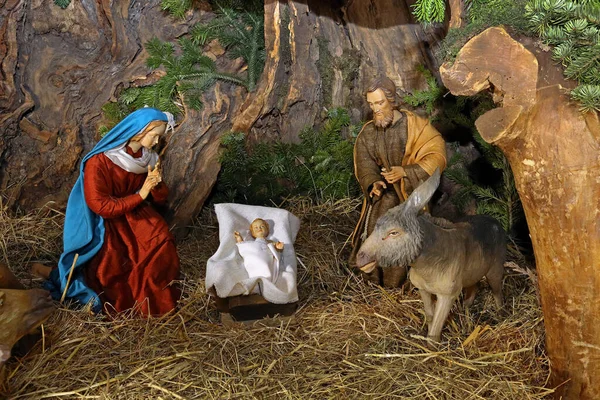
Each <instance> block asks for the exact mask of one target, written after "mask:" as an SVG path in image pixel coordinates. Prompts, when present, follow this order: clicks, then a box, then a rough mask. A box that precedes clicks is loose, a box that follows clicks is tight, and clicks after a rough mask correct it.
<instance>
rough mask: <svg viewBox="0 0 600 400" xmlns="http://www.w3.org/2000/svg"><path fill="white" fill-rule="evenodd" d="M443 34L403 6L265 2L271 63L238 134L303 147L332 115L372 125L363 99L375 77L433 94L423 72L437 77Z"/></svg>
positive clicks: (361, 0) (386, 1)
mask: <svg viewBox="0 0 600 400" xmlns="http://www.w3.org/2000/svg"><path fill="white" fill-rule="evenodd" d="M439 34H441V32H439V31H436V30H433V29H432V30H431V31H428V33H427V34H426V33H425V32H424V31H423V28H422V27H421V26H420V25H418V24H414V21H413V20H412V15H411V13H410V9H409V7H408V5H407V3H406V2H405V1H403V0H382V1H378V2H373V1H370V0H350V1H347V2H342V1H330V2H323V1H318V0H308V1H307V0H304V1H294V0H287V1H286V0H265V41H266V43H265V44H266V50H267V62H266V65H265V70H264V72H263V75H262V77H261V80H260V82H259V84H258V87H257V90H256V91H255V92H254V93H252V94H251V96H250V97H249V98H248V100H247V101H246V103H245V104H244V106H243V108H242V111H241V113H240V114H239V115H238V116H236V118H235V119H234V121H233V130H235V131H242V132H250V133H251V137H252V138H254V139H256V138H261V139H264V138H278V139H283V140H285V141H296V140H298V134H299V133H300V131H301V130H302V129H303V128H305V127H307V126H313V125H315V124H316V123H318V122H319V121H320V120H321V119H322V117H323V116H324V115H323V111H324V110H326V109H329V108H332V107H347V108H348V109H349V110H350V112H351V115H352V117H353V118H354V120H355V121H357V122H358V121H359V120H361V119H366V118H367V117H368V108H367V107H366V102H365V100H364V93H363V92H364V90H365V87H366V86H367V85H368V84H369V83H370V81H371V80H372V79H373V78H374V77H375V76H377V75H379V74H382V75H387V76H388V77H390V78H391V79H393V80H394V82H396V85H397V86H398V88H399V89H401V90H404V91H413V90H415V89H423V88H425V81H424V78H423V76H422V75H421V74H420V73H419V72H418V71H417V68H416V67H417V66H419V65H424V66H426V67H429V68H430V69H432V70H435V69H436V68H435V65H434V63H433V61H432V57H431V56H430V54H429V53H428V51H427V50H426V48H427V47H428V46H433V42H434V40H435V39H436V38H437V36H436V35H439Z"/></svg>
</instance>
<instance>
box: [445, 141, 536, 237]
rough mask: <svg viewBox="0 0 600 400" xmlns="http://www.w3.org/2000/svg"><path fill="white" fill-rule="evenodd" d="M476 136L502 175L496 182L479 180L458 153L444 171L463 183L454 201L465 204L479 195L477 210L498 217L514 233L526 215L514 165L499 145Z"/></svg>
mask: <svg viewBox="0 0 600 400" xmlns="http://www.w3.org/2000/svg"><path fill="white" fill-rule="evenodd" d="M474 138H475V140H476V142H477V144H478V148H479V149H480V150H481V151H482V153H483V156H484V157H485V159H486V161H488V162H490V164H491V165H492V166H493V167H494V168H495V169H498V170H500V171H501V172H502V178H501V179H500V181H499V183H498V184H496V185H494V186H483V185H481V184H477V183H476V182H474V180H473V179H472V178H471V177H470V175H469V172H468V170H467V168H466V166H465V165H464V163H463V161H464V160H462V158H461V157H460V155H458V153H457V155H456V157H455V159H454V160H452V161H453V163H452V164H451V165H450V166H449V168H447V169H446V171H444V174H445V175H446V177H448V178H449V179H450V180H451V181H453V182H455V183H457V184H459V185H460V186H461V189H460V190H459V191H458V192H457V193H455V194H454V197H453V201H454V203H455V204H456V205H457V206H458V207H459V208H461V207H463V206H464V205H466V204H467V203H468V201H469V200H470V199H473V198H474V199H476V201H477V214H485V215H490V216H492V217H494V218H496V219H497V220H498V221H499V222H500V223H501V224H502V227H503V228H504V230H505V231H506V232H508V233H509V234H510V233H512V232H513V230H514V227H515V225H516V224H517V223H518V222H520V221H521V220H522V219H523V217H524V214H523V207H522V205H521V200H520V199H519V194H518V193H517V189H516V186H515V180H514V177H513V175H512V171H511V169H510V165H509V163H508V161H507V160H506V158H505V157H504V155H503V154H502V152H501V151H500V150H499V149H498V148H497V147H495V146H492V145H490V144H489V143H486V142H485V141H484V140H483V139H481V136H479V134H476V135H475V136H474Z"/></svg>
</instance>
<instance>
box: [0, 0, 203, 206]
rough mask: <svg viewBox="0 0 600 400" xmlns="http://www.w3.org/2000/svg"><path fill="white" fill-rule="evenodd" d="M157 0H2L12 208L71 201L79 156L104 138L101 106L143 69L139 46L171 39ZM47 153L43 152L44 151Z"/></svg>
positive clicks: (3, 182) (5, 140)
mask: <svg viewBox="0 0 600 400" xmlns="http://www.w3.org/2000/svg"><path fill="white" fill-rule="evenodd" d="M159 3H160V2H159V1H158V0H153V1H150V2H133V3H131V4H130V2H129V1H108V0H102V1H73V2H71V4H70V5H69V7H68V8H67V9H65V10H62V9H61V8H59V7H58V6H56V5H55V4H54V2H52V1H41V0H34V1H25V0H0V39H1V42H2V43H3V44H4V45H3V46H0V66H1V68H2V71H1V73H2V77H3V82H2V85H1V86H0V89H1V90H0V107H1V109H2V114H1V116H0V130H2V131H3V135H2V137H1V138H0V162H1V163H2V172H1V175H0V188H1V190H2V192H3V194H4V196H6V197H7V199H8V201H9V205H12V204H18V205H19V206H20V207H22V208H25V209H28V208H36V207H40V206H42V205H44V204H46V203H48V202H54V203H56V204H57V205H58V206H63V205H64V204H65V203H66V199H67V196H68V194H69V192H70V188H71V187H72V184H73V182H74V181H75V179H76V177H77V175H78V172H79V171H78V165H79V161H80V160H81V157H82V156H83V155H84V154H85V153H86V152H87V151H89V150H90V149H91V148H92V147H93V145H94V144H95V142H96V141H97V140H98V139H99V138H98V137H97V135H96V132H97V130H98V127H99V125H101V124H102V121H101V107H102V106H103V105H104V104H105V103H107V102H108V101H109V100H111V99H114V95H115V92H117V90H118V89H119V88H121V87H123V86H129V84H130V82H131V81H133V80H136V79H144V78H145V77H146V75H147V72H148V70H147V68H146V67H145V56H146V53H145V52H143V51H142V46H143V44H144V43H145V42H147V41H148V40H150V39H151V38H152V37H153V36H157V37H158V38H160V39H162V40H174V39H175V38H176V37H178V36H180V35H182V34H183V33H185V32H186V31H187V29H188V26H189V24H190V23H191V22H192V21H189V20H187V21H181V22H178V21H173V20H172V19H170V18H169V17H167V16H166V15H165V14H164V13H163V12H162V11H161V10H160V6H159ZM40 155H41V157H40Z"/></svg>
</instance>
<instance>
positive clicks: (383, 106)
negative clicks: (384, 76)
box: [367, 89, 394, 120]
mask: <svg viewBox="0 0 600 400" xmlns="http://www.w3.org/2000/svg"><path fill="white" fill-rule="evenodd" d="M367 103H369V107H371V110H373V119H374V120H380V119H382V118H384V117H385V116H386V115H390V114H393V113H394V110H393V108H392V104H391V103H390V102H389V101H388V99H387V98H386V97H385V94H384V93H383V90H381V89H377V90H375V91H374V92H369V93H367Z"/></svg>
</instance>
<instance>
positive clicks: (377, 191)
mask: <svg viewBox="0 0 600 400" xmlns="http://www.w3.org/2000/svg"><path fill="white" fill-rule="evenodd" d="M386 188H387V186H386V184H385V182H384V181H377V182H375V183H374V184H373V188H372V189H371V193H369V197H373V196H378V197H379V196H381V195H382V194H383V190H384V189H386Z"/></svg>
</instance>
